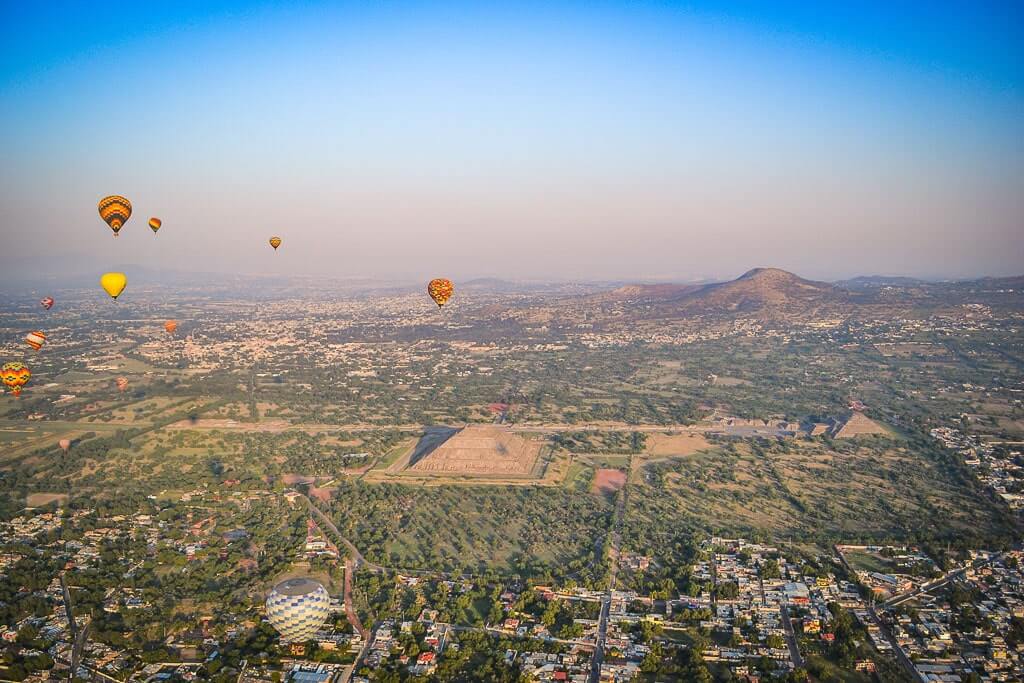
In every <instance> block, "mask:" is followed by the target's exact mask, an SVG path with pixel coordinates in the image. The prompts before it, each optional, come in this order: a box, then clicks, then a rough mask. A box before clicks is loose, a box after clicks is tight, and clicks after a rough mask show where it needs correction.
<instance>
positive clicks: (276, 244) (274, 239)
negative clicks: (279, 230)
mask: <svg viewBox="0 0 1024 683" xmlns="http://www.w3.org/2000/svg"><path fill="white" fill-rule="evenodd" d="M270 246H272V247H273V248H274V251H277V248H278V247H279V246H281V238H280V237H271V238H270Z"/></svg>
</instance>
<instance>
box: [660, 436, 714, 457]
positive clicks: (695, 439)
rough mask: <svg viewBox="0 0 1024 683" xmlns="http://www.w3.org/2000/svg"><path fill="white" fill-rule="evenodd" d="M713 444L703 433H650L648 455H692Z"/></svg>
mask: <svg viewBox="0 0 1024 683" xmlns="http://www.w3.org/2000/svg"><path fill="white" fill-rule="evenodd" d="M710 446H711V444H710V443H708V440H707V439H705V438H704V436H703V435H701V434H648V435H647V449H646V452H647V454H648V455H651V456H654V457H672V456H676V455H690V454H692V453H696V452H697V451H699V450H702V449H705V448H709V447H710Z"/></svg>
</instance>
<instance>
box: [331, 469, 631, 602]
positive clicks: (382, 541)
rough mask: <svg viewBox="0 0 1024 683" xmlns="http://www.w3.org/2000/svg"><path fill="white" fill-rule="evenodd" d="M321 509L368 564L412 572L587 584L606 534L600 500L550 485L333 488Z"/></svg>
mask: <svg viewBox="0 0 1024 683" xmlns="http://www.w3.org/2000/svg"><path fill="white" fill-rule="evenodd" d="M324 507H325V509H326V510H327V511H328V512H329V513H330V515H331V517H332V519H333V520H334V521H335V523H336V524H337V525H338V528H339V530H340V531H341V533H342V534H343V535H345V536H346V537H347V538H349V539H350V540H351V541H352V542H353V543H355V545H356V546H357V547H358V548H359V549H360V550H361V551H362V552H363V553H364V554H365V555H366V557H367V558H368V559H370V560H372V561H373V562H375V563H377V564H380V565H384V566H389V567H394V568H406V569H419V570H428V571H429V570H443V571H448V572H457V573H462V574H480V573H483V572H486V571H488V570H489V569H495V570H498V571H501V572H503V573H507V574H518V575H521V576H523V577H536V576H550V577H561V578H566V577H570V576H571V577H574V578H576V580H577V581H580V582H581V583H586V584H594V583H595V582H598V581H600V580H601V579H602V578H603V576H604V567H603V566H595V563H594V561H593V560H594V553H595V547H596V544H597V543H596V542H597V540H598V539H599V538H603V537H604V536H605V535H606V534H607V533H608V530H609V528H610V524H611V518H612V512H613V510H612V506H611V505H610V504H609V503H608V502H607V501H605V500H604V499H603V498H600V497H597V496H590V495H585V496H581V495H576V494H573V493H572V492H570V491H566V490H564V489H560V488H554V487H526V486H516V487H460V486H438V487H429V488H423V487H411V486H404V485H399V484H378V485H371V484H365V483H363V482H361V481H358V480H345V481H342V482H339V484H338V488H337V490H336V492H335V495H334V497H333V498H332V499H331V501H329V502H327V503H324Z"/></svg>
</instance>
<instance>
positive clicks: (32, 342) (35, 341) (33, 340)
mask: <svg viewBox="0 0 1024 683" xmlns="http://www.w3.org/2000/svg"><path fill="white" fill-rule="evenodd" d="M25 343H26V344H28V345H29V346H31V347H32V348H33V349H35V350H36V351H38V350H39V349H41V348H43V344H45V343H46V335H45V334H43V333H42V332H40V331H39V330H36V331H35V332H29V333H28V334H26V335H25Z"/></svg>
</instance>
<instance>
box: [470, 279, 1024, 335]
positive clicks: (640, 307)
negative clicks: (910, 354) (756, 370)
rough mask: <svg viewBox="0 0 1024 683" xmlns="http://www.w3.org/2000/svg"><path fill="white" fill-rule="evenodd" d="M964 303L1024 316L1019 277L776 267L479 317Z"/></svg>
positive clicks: (869, 309) (511, 306) (527, 322)
mask: <svg viewBox="0 0 1024 683" xmlns="http://www.w3.org/2000/svg"><path fill="white" fill-rule="evenodd" d="M967 303H984V304H986V305H991V306H999V307H1004V308H1012V309H1020V310H1024V277H1011V278H983V279H979V280H970V281H962V282H925V281H922V280H917V279H914V278H894V277H877V276H873V277H860V278H854V279H852V280H846V281H842V282H836V283H828V282H817V281H814V280H807V279H804V278H802V277H799V276H798V275H795V274H793V273H790V272H788V271H785V270H781V269H778V268H754V269H753V270H750V271H747V272H746V273H744V274H743V275H741V276H739V277H738V278H736V279H735V280H729V281H727V282H716V283H711V284H672V283H663V284H626V285H622V286H619V287H616V288H614V289H606V290H604V291H599V292H595V293H583V294H578V295H574V296H565V295H562V296H559V295H558V293H557V292H551V296H550V297H543V298H541V299H538V300H536V301H533V300H531V301H525V302H521V303H511V302H508V301H504V302H497V303H495V304H493V305H492V306H488V307H487V308H485V309H484V310H482V311H481V313H483V314H485V315H487V316H490V317H491V319H492V320H501V321H503V322H515V323H517V324H519V325H521V326H523V327H524V328H537V327H547V328H552V327H561V328H567V327H574V326H576V325H580V324H585V325H588V326H590V327H592V328H594V329H617V328H623V327H635V326H644V327H646V328H651V327H652V326H653V327H654V328H655V329H656V328H658V327H659V326H661V325H664V324H668V323H671V322H672V321H680V322H685V321H686V320H689V319H692V320H698V319H699V320H703V321H706V322H710V321H714V320H719V321H722V322H726V321H728V320H730V319H738V318H746V319H753V320H760V321H764V322H769V321H776V322H785V321H800V320H811V319H823V318H828V319H835V318H843V317H847V316H854V317H866V318H876V319H877V318H883V319H884V318H887V317H891V316H894V315H901V316H902V315H908V316H919V315H928V314H930V313H933V312H936V311H939V310H942V309H951V308H953V307H959V306H962V305H963V304H967Z"/></svg>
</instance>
